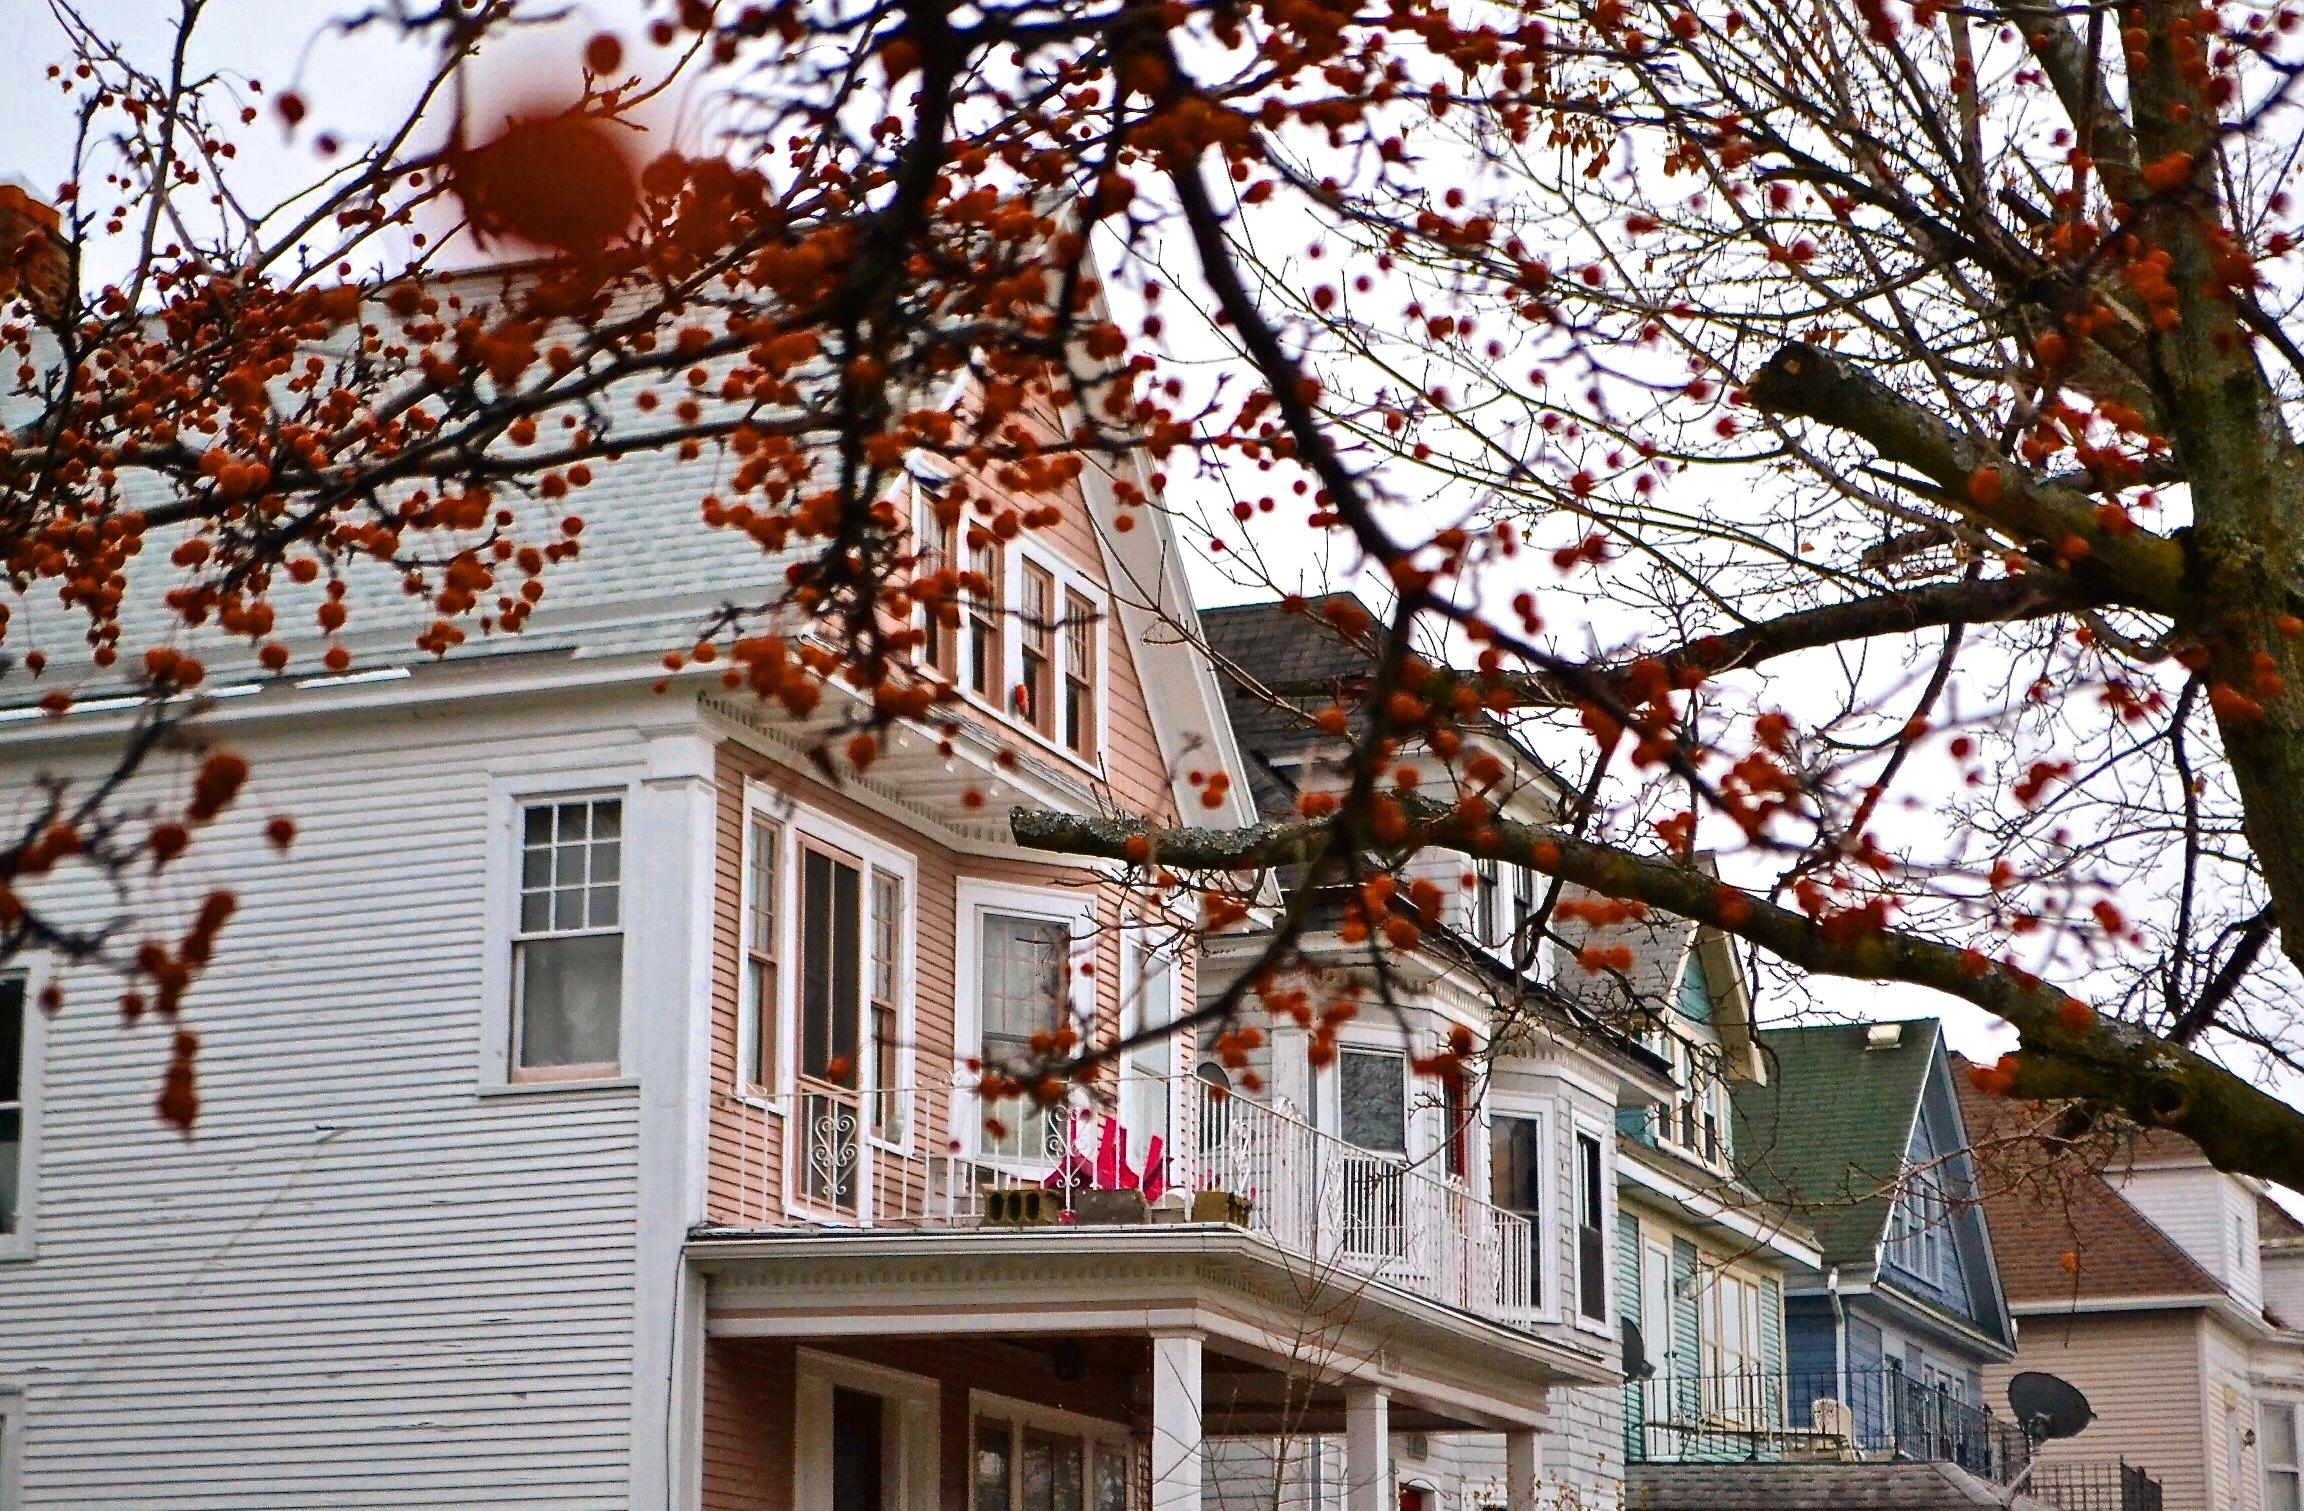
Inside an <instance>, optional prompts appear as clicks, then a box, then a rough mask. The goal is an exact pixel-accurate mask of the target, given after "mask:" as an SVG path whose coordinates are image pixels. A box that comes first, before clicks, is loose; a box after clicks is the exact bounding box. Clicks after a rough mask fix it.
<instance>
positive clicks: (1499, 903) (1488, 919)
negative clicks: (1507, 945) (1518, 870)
mask: <svg viewBox="0 0 2304 1511" xmlns="http://www.w3.org/2000/svg"><path fill="white" fill-rule="evenodd" d="M1503 914H1504V868H1503V866H1502V864H1501V863H1500V862H1498V861H1497V860H1496V858H1495V857H1494V856H1484V857H1482V858H1481V859H1479V860H1477V861H1475V862H1473V865H1472V937H1473V938H1474V939H1476V940H1478V941H1479V942H1480V943H1481V944H1482V945H1485V946H1486V947H1488V948H1489V949H1494V948H1495V947H1496V946H1497V945H1499V944H1501V943H1503V942H1504V924H1503Z"/></svg>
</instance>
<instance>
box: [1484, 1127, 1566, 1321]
mask: <svg viewBox="0 0 2304 1511" xmlns="http://www.w3.org/2000/svg"><path fill="white" fill-rule="evenodd" d="M1482 1101H1483V1103H1484V1104H1485V1105H1484V1106H1483V1109H1482V1114H1481V1127H1482V1130H1483V1131H1484V1133H1485V1134H1486V1137H1487V1140H1488V1143H1489V1152H1488V1177H1489V1185H1488V1188H1487V1197H1488V1199H1489V1200H1493V1199H1494V1198H1495V1195H1496V1186H1495V1177H1496V1154H1495V1144H1494V1140H1495V1136H1496V1124H1497V1123H1498V1121H1500V1120H1502V1119H1505V1118H1509V1119H1511V1120H1512V1121H1514V1122H1518V1123H1534V1124H1535V1125H1536V1210H1535V1211H1533V1212H1521V1213H1520V1214H1519V1215H1521V1216H1524V1217H1526V1218H1527V1219H1528V1225H1529V1227H1530V1229H1531V1230H1532V1232H1533V1236H1534V1240H1535V1243H1534V1247H1535V1251H1536V1252H1535V1255H1534V1257H1533V1258H1532V1259H1531V1260H1530V1263H1531V1265H1532V1266H1533V1267H1534V1271H1535V1273H1533V1274H1532V1275H1530V1276H1529V1277H1528V1278H1529V1283H1530V1284H1531V1285H1532V1286H1533V1287H1534V1288H1535V1291H1536V1315H1537V1317H1538V1318H1539V1319H1556V1318H1557V1317H1558V1316H1559V1315H1560V1306H1561V1287H1560V1285H1559V1283H1558V1277H1557V1276H1556V1275H1554V1273H1553V1271H1554V1270H1555V1269H1556V1268H1557V1265H1558V1253H1557V1251H1558V1249H1559V1246H1560V1235H1559V1234H1558V1233H1556V1232H1554V1231H1553V1228H1552V1218H1553V1216H1554V1215H1555V1214H1556V1213H1557V1212H1558V1211H1559V1210H1560V1199H1559V1194H1558V1192H1557V1190H1556V1189H1555V1188H1556V1187H1557V1186H1558V1185H1559V1184H1560V1151H1559V1150H1558V1149H1556V1148H1555V1147H1553V1144H1552V1132H1553V1130H1554V1129H1555V1128H1557V1127H1558V1126H1559V1123H1560V1120H1559V1119H1558V1117H1556V1116H1555V1115H1554V1114H1553V1113H1552V1112H1551V1111H1550V1110H1548V1109H1544V1108H1519V1107H1497V1106H1495V1105H1493V1104H1490V1103H1487V1099H1486V1098H1482ZM1505 1210H1507V1211H1514V1210H1517V1209H1514V1208H1506V1209H1505Z"/></svg>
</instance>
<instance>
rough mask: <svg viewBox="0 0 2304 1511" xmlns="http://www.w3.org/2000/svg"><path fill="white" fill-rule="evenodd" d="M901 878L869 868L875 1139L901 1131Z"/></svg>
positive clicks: (872, 1124)
mask: <svg viewBox="0 0 2304 1511" xmlns="http://www.w3.org/2000/svg"><path fill="white" fill-rule="evenodd" d="M904 921H905V911H904V878H903V877H901V876H897V875H895V874H894V873H892V872H888V871H881V870H874V871H873V873H872V927H871V948H870V959H869V960H868V962H867V965H868V967H869V969H868V971H867V976H868V978H869V985H870V988H871V993H872V1022H871V1024H870V1030H871V1041H872V1064H871V1067H870V1070H871V1075H872V1088H873V1089H872V1098H871V1106H870V1107H869V1109H868V1112H869V1118H868V1122H869V1124H870V1127H871V1129H872V1133H873V1135H874V1136H875V1137H877V1138H882V1139H891V1140H893V1139H900V1138H902V1137H903V1136H904V1102H903V1088H902V1085H901V1082H902V1075H901V1073H900V1071H899V1068H898V1064H897V1050H898V1048H899V1042H898V1039H899V1035H900V1034H901V1032H902V1028H901V1024H902V1021H903V1012H902V1008H901V1002H902V992H903V989H904V943H903V940H904Z"/></svg>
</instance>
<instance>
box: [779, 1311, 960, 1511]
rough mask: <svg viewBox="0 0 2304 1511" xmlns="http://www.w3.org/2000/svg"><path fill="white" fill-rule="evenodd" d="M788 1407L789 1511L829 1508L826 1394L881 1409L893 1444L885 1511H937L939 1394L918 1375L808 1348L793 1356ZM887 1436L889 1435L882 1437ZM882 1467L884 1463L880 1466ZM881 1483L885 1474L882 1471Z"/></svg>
mask: <svg viewBox="0 0 2304 1511" xmlns="http://www.w3.org/2000/svg"><path fill="white" fill-rule="evenodd" d="M795 1354H796V1358H795V1361H794V1373H793V1402H792V1423H793V1434H792V1447H793V1453H792V1504H793V1505H794V1506H809V1507H817V1506H829V1505H831V1504H832V1392H833V1390H834V1388H835V1387H837V1388H841V1389H846V1390H858V1391H863V1392H865V1393H866V1394H868V1395H875V1396H878V1397H880V1399H881V1400H882V1401H883V1402H885V1403H886V1405H885V1406H884V1408H883V1410H885V1411H888V1412H889V1416H887V1417H885V1418H884V1419H883V1421H884V1423H886V1424H887V1425H886V1426H885V1427H884V1429H883V1430H884V1431H887V1432H888V1435H889V1436H890V1437H892V1438H893V1439H894V1443H893V1446H894V1447H895V1449H896V1464H895V1469H896V1477H897V1480H898V1482H899V1483H898V1485H897V1493H896V1494H895V1495H894V1496H893V1497H890V1498H888V1499H887V1500H886V1504H887V1505H888V1506H890V1507H891V1508H892V1511H937V1508H938V1506H939V1505H940V1504H941V1503H940V1501H939V1500H938V1498H937V1497H938V1494H939V1487H938V1484H937V1479H938V1474H939V1472H940V1463H939V1460H940V1458H941V1446H942V1432H943V1428H942V1422H941V1420H940V1416H941V1407H942V1399H943V1398H942V1392H941V1390H940V1389H939V1387H938V1386H937V1383H936V1382H935V1381H934V1380H932V1379H929V1378H928V1377H926V1376H924V1375H915V1374H907V1373H906V1372H904V1371H903V1370H900V1369H889V1368H887V1367H886V1366H884V1365H879V1364H866V1363H864V1362H863V1361H862V1360H859V1359H846V1358H842V1357H841V1356H839V1355H838V1354H828V1353H824V1352H822V1351H821V1350H818V1349H813V1348H802V1349H798V1350H796V1351H795ZM891 1428H892V1429H893V1430H892V1431H890V1430H889V1429H891ZM883 1463H885V1460H883ZM882 1473H883V1475H885V1474H886V1469H885V1468H883V1470H882Z"/></svg>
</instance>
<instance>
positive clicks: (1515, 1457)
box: [1504, 1428, 1544, 1511]
mask: <svg viewBox="0 0 2304 1511" xmlns="http://www.w3.org/2000/svg"><path fill="white" fill-rule="evenodd" d="M1543 1467H1544V1456H1543V1446H1542V1440H1541V1439H1539V1438H1538V1437H1537V1436H1536V1434H1535V1433H1534V1432H1532V1431H1530V1430H1528V1429H1527V1428H1522V1429H1520V1430H1519V1431H1517V1432H1507V1433H1505V1434H1504V1511H1536V1476H1537V1475H1538V1474H1539V1473H1541V1472H1542V1470H1543Z"/></svg>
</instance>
